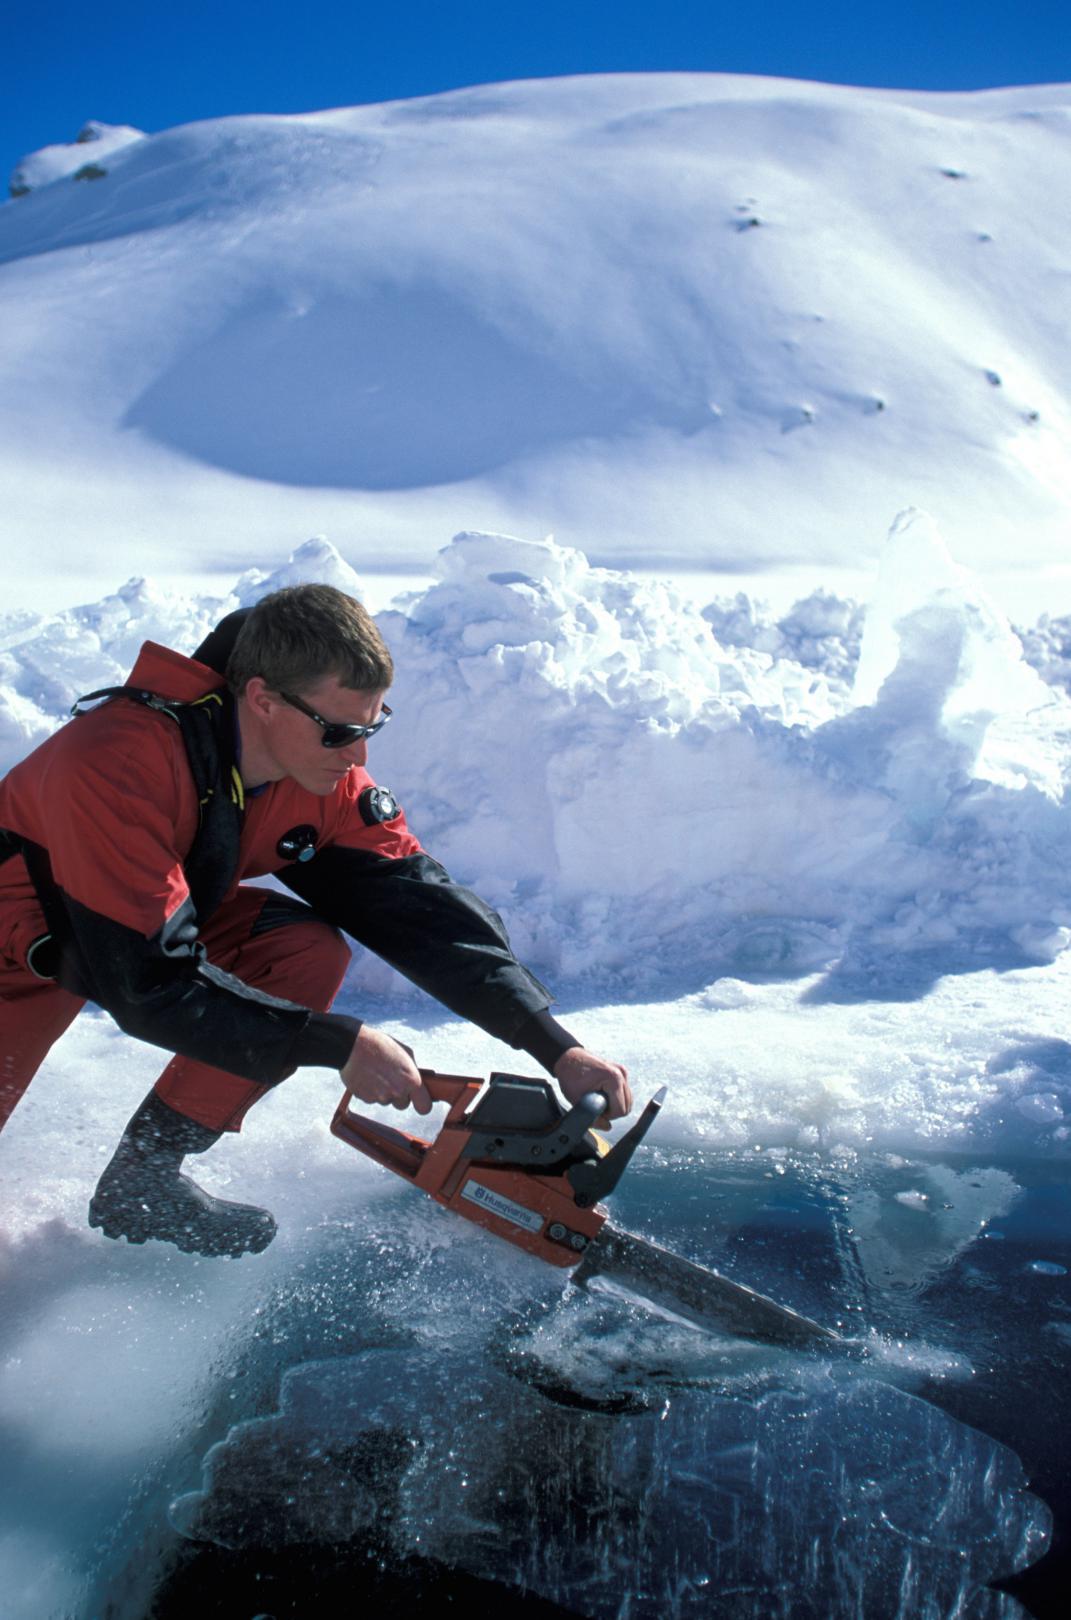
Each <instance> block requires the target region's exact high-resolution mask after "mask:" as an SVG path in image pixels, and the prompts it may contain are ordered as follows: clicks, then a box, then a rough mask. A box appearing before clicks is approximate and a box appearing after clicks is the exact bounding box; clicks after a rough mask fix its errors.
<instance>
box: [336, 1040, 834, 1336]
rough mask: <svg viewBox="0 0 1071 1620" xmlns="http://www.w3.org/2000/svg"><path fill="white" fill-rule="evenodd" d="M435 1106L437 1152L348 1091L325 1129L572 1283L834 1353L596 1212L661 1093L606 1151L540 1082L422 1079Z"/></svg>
mask: <svg viewBox="0 0 1071 1620" xmlns="http://www.w3.org/2000/svg"><path fill="white" fill-rule="evenodd" d="M421 1079H422V1080H423V1082H424V1084H425V1086H426V1087H427V1090H428V1092H429V1094H430V1096H431V1098H432V1101H433V1102H444V1103H447V1104H449V1109H448V1112H447V1115H446V1118H445V1120H444V1121H443V1124H442V1127H441V1129H440V1131H439V1134H438V1136H437V1137H436V1138H435V1140H434V1141H431V1142H428V1141H425V1140H424V1139H423V1138H422V1137H418V1136H412V1135H410V1134H409V1133H408V1132H406V1131H400V1130H397V1129H395V1128H394V1127H393V1126H390V1125H385V1124H382V1123H381V1122H380V1121H379V1120H375V1119H370V1118H369V1117H368V1116H367V1115H364V1114H360V1113H358V1112H357V1111H356V1110H355V1109H354V1107H353V1103H354V1096H353V1093H352V1092H351V1091H348V1090H347V1091H345V1092H344V1093H343V1096H342V1100H341V1102H340V1103H339V1105H338V1108H337V1109H336V1110H335V1116H334V1119H333V1120H332V1122H331V1129H332V1131H333V1132H334V1134H335V1135H336V1136H337V1137H339V1138H340V1139H341V1140H342V1141H343V1142H348V1143H349V1144H350V1146H351V1147H355V1148H357V1149H358V1150H359V1151H360V1152H361V1153H364V1154H366V1155H367V1156H368V1158H370V1159H373V1160H374V1161H375V1162H376V1163H377V1164H380V1165H382V1166H383V1167H384V1168H385V1169H387V1170H392V1171H393V1172H394V1173H395V1175H398V1176H401V1177H402V1179H403V1180H404V1181H408V1182H409V1183H410V1184H411V1185H412V1186H414V1187H418V1188H419V1189H420V1190H421V1191H422V1192H426V1193H429V1194H430V1195H431V1197H432V1198H434V1199H435V1200H436V1202H437V1203H440V1204H445V1205H446V1207H447V1209H452V1210H453V1211H454V1212H455V1214H458V1215H462V1216H464V1218H465V1219H466V1220H469V1221H475V1223H476V1224H477V1225H478V1226H482V1227H485V1228H487V1230H488V1231H491V1232H494V1233H495V1234H496V1236H498V1237H501V1238H505V1239H506V1241H507V1242H508V1243H513V1244H515V1245H516V1246H517V1247H518V1248H521V1249H525V1250H527V1252H528V1253H529V1254H533V1255H536V1256H538V1258H539V1259H540V1260H544V1261H546V1262H547V1263H548V1264H549V1265H552V1266H558V1267H560V1268H562V1269H563V1270H566V1271H568V1272H570V1280H571V1281H572V1282H573V1283H575V1284H576V1285H577V1286H578V1287H581V1288H583V1287H586V1285H587V1284H588V1283H589V1282H591V1281H592V1279H593V1278H596V1277H602V1278H605V1279H606V1280H607V1281H609V1282H611V1283H614V1284H617V1285H618V1286H620V1287H623V1288H625V1289H626V1290H627V1291H628V1292H630V1293H633V1294H638V1295H640V1296H641V1297H642V1298H643V1299H646V1300H647V1301H649V1302H650V1303H651V1304H653V1305H655V1306H656V1307H658V1308H660V1309H663V1310H667V1311H669V1312H670V1313H671V1314H672V1315H674V1316H677V1317H680V1318H683V1319H684V1320H685V1321H687V1322H690V1323H692V1324H693V1325H695V1326H697V1327H701V1328H705V1329H707V1330H713V1331H716V1332H721V1333H729V1334H733V1335H735V1336H738V1337H741V1338H747V1339H758V1340H762V1341H764V1342H766V1343H772V1344H781V1345H791V1346H796V1347H806V1346H812V1347H813V1346H819V1345H822V1344H826V1345H829V1344H832V1343H836V1342H839V1336H838V1335H837V1334H836V1333H833V1332H832V1331H831V1330H830V1329H828V1328H825V1327H822V1326H821V1325H820V1324H819V1323H818V1322H812V1321H811V1320H810V1318H809V1317H806V1316H802V1315H801V1314H800V1313H799V1312H798V1311H793V1310H790V1309H789V1308H788V1307H787V1306H785V1305H779V1304H778V1303H777V1302H776V1301H775V1300H772V1299H768V1298H767V1297H766V1296H765V1295H764V1294H759V1293H756V1292H755V1290H754V1289H753V1288H748V1287H746V1286H745V1285H744V1284H743V1283H738V1282H734V1281H733V1280H732V1279H731V1278H729V1277H723V1276H722V1275H721V1274H720V1273H719V1272H717V1271H711V1270H709V1269H708V1268H707V1267H705V1266H700V1265H697V1264H695V1262H694V1261H691V1260H686V1259H684V1258H683V1257H682V1256H680V1255H677V1254H674V1253H673V1252H672V1251H671V1250H669V1249H665V1248H663V1247H662V1246H661V1245H660V1244H657V1243H652V1242H650V1241H649V1240H648V1239H646V1238H641V1237H636V1236H634V1235H633V1234H632V1233H630V1232H624V1231H621V1230H619V1229H618V1228H617V1227H615V1226H612V1225H611V1224H610V1221H609V1220H608V1218H607V1211H606V1210H605V1209H604V1208H603V1206H602V1204H601V1203H600V1202H599V1200H600V1199H602V1198H606V1197H608V1196H609V1194H610V1193H612V1192H613V1190H614V1188H615V1187H616V1186H617V1184H618V1182H619V1181H620V1179H621V1177H622V1175H623V1173H624V1171H625V1169H626V1168H627V1166H628V1164H629V1161H630V1160H631V1158H632V1156H633V1154H634V1153H635V1151H636V1149H637V1148H638V1147H639V1145H640V1143H641V1142H642V1141H643V1139H644V1137H645V1136H646V1135H647V1132H648V1131H649V1130H650V1128H651V1126H652V1125H653V1124H654V1121H655V1119H656V1118H657V1116H658V1113H659V1110H660V1109H661V1107H662V1104H663V1102H664V1101H665V1096H666V1088H665V1087H663V1088H662V1089H661V1090H660V1091H659V1092H658V1093H657V1094H656V1095H655V1096H654V1097H652V1099H651V1101H650V1102H649V1103H648V1104H647V1106H646V1108H645V1109H644V1110H643V1113H642V1114H641V1115H640V1117H639V1119H638V1120H637V1121H636V1123H635V1124H634V1125H633V1126H632V1127H631V1129H630V1130H628V1131H627V1132H626V1133H625V1135H624V1136H623V1137H622V1138H621V1140H620V1141H619V1142H617V1143H616V1144H615V1145H614V1146H613V1147H610V1145H609V1144H608V1143H607V1142H606V1141H605V1139H604V1138H603V1137H602V1136H600V1135H599V1134H598V1133H597V1132H596V1131H594V1130H593V1129H592V1127H593V1126H594V1124H595V1123H596V1121H597V1120H598V1119H599V1118H600V1116H601V1115H602V1114H604V1113H605V1111H606V1106H607V1104H606V1098H605V1097H604V1096H603V1095H602V1094H601V1093H600V1092H597V1091H594V1092H590V1093H589V1094H588V1095H587V1096H585V1097H581V1098H580V1100H579V1101H578V1102H577V1103H575V1104H574V1106H573V1107H572V1108H570V1109H565V1108H563V1106H562V1104H561V1102H560V1101H559V1100H558V1097H557V1094H556V1093H555V1092H554V1090H553V1089H552V1087H551V1086H550V1084H549V1083H548V1082H547V1081H546V1080H533V1079H528V1078H526V1077H525V1076H523V1075H516V1074H492V1075H491V1076H490V1078H489V1079H488V1080H487V1081H486V1082H485V1081H483V1080H478V1079H473V1078H470V1077H468V1076H465V1075H456V1074H438V1073H436V1072H435V1071H434V1070H428V1069H422V1070H421Z"/></svg>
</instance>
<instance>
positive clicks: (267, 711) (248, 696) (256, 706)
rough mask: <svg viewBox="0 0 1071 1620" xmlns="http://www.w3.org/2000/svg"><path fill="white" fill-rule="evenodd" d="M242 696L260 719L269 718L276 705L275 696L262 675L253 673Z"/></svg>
mask: <svg viewBox="0 0 1071 1620" xmlns="http://www.w3.org/2000/svg"><path fill="white" fill-rule="evenodd" d="M242 697H243V698H244V699H245V702H246V703H247V704H248V706H249V709H250V711H251V712H252V713H253V714H255V715H256V717H257V719H258V720H267V719H269V718H270V716H271V711H272V709H273V708H274V707H275V696H274V694H273V693H272V692H270V691H269V689H268V686H267V684H266V683H265V681H264V677H263V676H262V675H251V676H250V678H249V680H248V681H246V683H245V691H244V692H243V693H242Z"/></svg>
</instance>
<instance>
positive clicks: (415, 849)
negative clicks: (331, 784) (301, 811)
mask: <svg viewBox="0 0 1071 1620" xmlns="http://www.w3.org/2000/svg"><path fill="white" fill-rule="evenodd" d="M373 787H375V782H374V781H373V779H372V778H371V777H370V776H369V774H368V772H367V771H362V770H352V771H350V773H349V775H348V776H347V777H345V778H344V779H343V781H342V783H341V784H340V786H339V788H338V790H337V792H336V794H335V803H334V804H333V806H332V809H333V811H334V814H333V816H332V819H331V822H330V824H329V826H328V827H327V829H326V831H327V839H326V842H328V843H330V844H337V845H340V846H341V847H342V848H343V849H360V850H366V851H367V852H368V853H369V854H370V855H382V856H384V857H386V859H387V860H402V859H403V858H404V857H405V856H406V855H419V854H420V853H421V849H420V842H419V840H418V839H417V838H415V837H414V836H413V834H412V833H411V832H410V831H409V827H408V826H407V824H406V820H405V813H404V812H403V811H401V810H399V811H398V814H397V815H396V816H392V818H391V819H390V821H381V822H376V823H374V824H373V825H371V826H369V824H368V823H367V822H366V821H365V818H364V816H363V815H362V814H361V795H362V794H364V793H366V792H367V790H368V789H369V788H373Z"/></svg>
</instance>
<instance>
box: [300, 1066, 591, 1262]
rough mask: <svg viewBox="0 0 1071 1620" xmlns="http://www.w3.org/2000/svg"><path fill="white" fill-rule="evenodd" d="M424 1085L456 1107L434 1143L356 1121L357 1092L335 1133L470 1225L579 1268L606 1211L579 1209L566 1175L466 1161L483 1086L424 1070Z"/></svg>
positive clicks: (339, 1114)
mask: <svg viewBox="0 0 1071 1620" xmlns="http://www.w3.org/2000/svg"><path fill="white" fill-rule="evenodd" d="M421 1078H422V1079H423V1081H424V1084H425V1086H426V1087H427V1089H428V1092H429V1093H430V1095H431V1098H432V1101H433V1102H445V1103H449V1105H450V1107H449V1112H448V1114H447V1116H446V1119H445V1120H444V1122H443V1125H442V1128H441V1129H440V1131H439V1134H438V1136H437V1137H436V1138H435V1140H434V1141H432V1142H428V1141H425V1140H424V1138H423V1137H420V1136H412V1135H410V1133H409V1132H408V1131H399V1130H396V1129H395V1128H394V1127H393V1126H390V1125H384V1124H381V1123H380V1121H379V1120H374V1119H369V1118H368V1117H367V1115H364V1114H360V1113H358V1112H357V1111H356V1110H355V1109H354V1107H353V1106H352V1105H353V1103H354V1100H355V1099H354V1095H353V1093H352V1092H351V1091H346V1092H344V1093H343V1095H342V1100H341V1102H340V1103H339V1105H338V1107H337V1109H336V1110H335V1116H334V1118H333V1119H332V1121H331V1129H332V1131H333V1132H334V1134H335V1135H336V1136H337V1137H339V1138H340V1139H341V1140H342V1141H343V1142H348V1143H349V1144H350V1146H351V1147H355V1148H357V1150H358V1151H359V1152H361V1153H364V1154H366V1155H367V1157H368V1158H370V1159H374V1160H375V1162H376V1163H377V1164H380V1165H383V1167H384V1168H385V1169H387V1170H393V1171H394V1173H395V1175H398V1176H401V1177H402V1179H403V1180H404V1181H408V1182H410V1183H411V1184H412V1185H413V1186H414V1187H419V1188H420V1189H421V1190H422V1191H423V1192H426V1193H429V1194H430V1195H431V1197H432V1198H434V1199H435V1200H436V1202H437V1203H440V1204H445V1205H446V1207H447V1208H448V1209H452V1210H454V1211H455V1213H456V1214H458V1215H462V1216H464V1218H465V1220H467V1221H475V1223H476V1225H477V1226H483V1227H486V1228H487V1230H488V1231H490V1232H494V1233H495V1234H496V1235H497V1236H498V1237H501V1238H505V1239H506V1241H507V1242H508V1243H513V1244H516V1246H517V1247H518V1248H521V1249H526V1250H527V1251H528V1253H529V1254H534V1255H536V1256H538V1258H539V1259H540V1260H545V1261H547V1262H548V1264H550V1265H552V1266H566V1267H568V1266H576V1265H579V1263H580V1261H581V1260H582V1259H583V1257H584V1250H585V1249H586V1248H587V1246H588V1244H589V1243H590V1242H591V1241H592V1239H593V1238H595V1237H597V1236H598V1234H599V1232H600V1231H601V1230H602V1227H603V1224H604V1222H605V1221H606V1218H607V1211H606V1210H605V1209H604V1208H603V1207H602V1206H601V1205H600V1204H595V1205H594V1206H593V1207H591V1208H586V1209H585V1208H581V1207H580V1205H578V1203H577V1202H576V1196H575V1193H574V1191H573V1188H572V1186H571V1184H570V1182H569V1180H568V1179H567V1177H566V1174H565V1170H564V1168H563V1169H562V1170H561V1171H560V1172H554V1171H550V1172H539V1173H536V1172H534V1171H532V1170H527V1169H516V1168H513V1167H511V1166H508V1165H496V1164H488V1163H481V1162H480V1160H479V1159H476V1158H472V1157H467V1156H466V1151H465V1150H466V1148H467V1146H468V1144H469V1142H470V1140H471V1138H472V1135H473V1131H472V1129H471V1127H470V1126H469V1125H468V1124H467V1123H466V1119H465V1115H466V1114H467V1113H468V1111H469V1109H470V1107H471V1105H472V1104H473V1102H474V1101H475V1099H476V1097H477V1095H478V1093H479V1092H480V1091H481V1090H482V1089H483V1087H484V1083H485V1082H484V1081H483V1080H477V1079H473V1078H472V1077H471V1076H466V1075H457V1074H436V1073H433V1072H431V1071H429V1070H426V1069H425V1070H422V1071H421Z"/></svg>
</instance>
